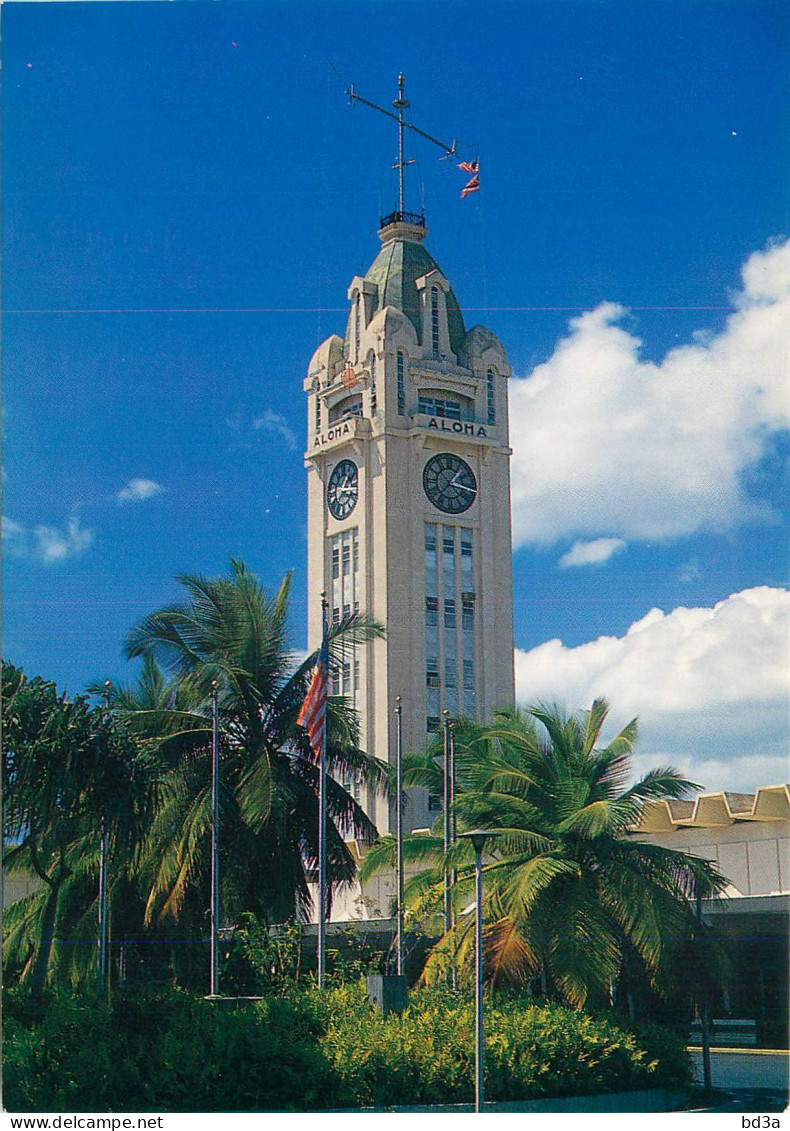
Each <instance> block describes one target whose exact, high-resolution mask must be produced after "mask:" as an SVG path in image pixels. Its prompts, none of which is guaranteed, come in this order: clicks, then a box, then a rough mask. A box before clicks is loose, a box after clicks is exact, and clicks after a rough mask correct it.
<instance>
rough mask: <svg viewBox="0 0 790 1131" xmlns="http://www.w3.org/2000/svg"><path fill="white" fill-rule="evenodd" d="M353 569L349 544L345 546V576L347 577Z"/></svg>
mask: <svg viewBox="0 0 790 1131" xmlns="http://www.w3.org/2000/svg"><path fill="white" fill-rule="evenodd" d="M350 568H351V547H350V546H349V544H348V542H346V543H345V544H344V546H343V575H344V576H345V575H346V574H347V573H348V571H349V569H350Z"/></svg>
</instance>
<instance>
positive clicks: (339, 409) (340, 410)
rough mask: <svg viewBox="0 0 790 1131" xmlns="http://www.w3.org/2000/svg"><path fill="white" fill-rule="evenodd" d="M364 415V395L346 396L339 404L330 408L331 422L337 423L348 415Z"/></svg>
mask: <svg viewBox="0 0 790 1131" xmlns="http://www.w3.org/2000/svg"><path fill="white" fill-rule="evenodd" d="M361 415H362V397H360V396H355V397H345V398H344V399H343V400H342V401H340V403H339V404H336V405H335V407H334V408H331V409H330V410H329V423H330V424H335V423H336V422H337V421H338V420H343V419H345V417H347V416H361Z"/></svg>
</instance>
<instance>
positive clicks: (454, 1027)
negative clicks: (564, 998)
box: [318, 987, 690, 1107]
mask: <svg viewBox="0 0 790 1131" xmlns="http://www.w3.org/2000/svg"><path fill="white" fill-rule="evenodd" d="M318 1008H319V1009H323V1014H324V1024H325V1026H326V1033H325V1036H324V1037H323V1038H322V1041H321V1044H322V1048H323V1049H324V1051H325V1052H326V1054H327V1056H328V1058H329V1059H330V1061H331V1062H332V1064H333V1065H334V1067H335V1068H336V1069H337V1071H338V1073H339V1074H340V1076H341V1078H342V1079H343V1080H344V1082H345V1083H346V1084H347V1085H348V1087H349V1088H350V1090H351V1091H352V1092H353V1093H354V1095H355V1096H356V1097H357V1101H358V1103H360V1104H361V1105H362V1106H374V1107H387V1106H395V1105H406V1104H434V1103H462V1102H468V1101H469V1100H470V1098H471V1097H472V1094H473V1090H474V1063H473V1050H474V1008H473V1005H472V1003H471V1002H470V1001H469V998H468V994H463V995H461V994H454V993H452V992H451V991H449V990H446V989H442V988H439V989H431V990H419V991H417V992H416V993H414V994H413V996H412V1001H411V1004H410V1006H409V1009H408V1010H407V1011H406V1012H405V1013H404V1015H403V1017H402V1018H398V1017H395V1016H390V1017H388V1018H387V1019H386V1020H382V1019H381V1017H380V1016H379V1015H378V1014H377V1013H376V1012H375V1011H374V1010H373V1009H372V1008H371V1007H370V1006H369V1005H368V1004H367V1002H366V1000H365V996H364V990H363V989H362V988H361V987H345V988H344V989H342V990H338V991H334V992H333V993H330V994H328V995H326V997H325V1001H324V1003H323V1006H319V1007H318ZM485 1027H486V1040H485V1043H486V1094H487V1096H488V1098H489V1099H490V1100H492V1101H507V1100H527V1099H537V1098H539V1097H542V1096H559V1095H574V1094H576V1095H592V1094H595V1093H599V1092H613V1091H628V1090H636V1089H641V1088H655V1087H665V1086H683V1085H685V1084H686V1083H687V1082H688V1081H689V1079H690V1062H689V1058H688V1055H687V1053H686V1051H685V1048H684V1045H683V1042H682V1040H681V1039H680V1038H678V1037H676V1036H675V1035H674V1034H672V1033H670V1032H667V1031H666V1030H660V1029H658V1028H657V1027H655V1026H654V1027H651V1028H649V1029H644V1030H643V1031H642V1032H641V1034H640V1035H637V1034H636V1033H633V1032H628V1031H626V1030H624V1029H623V1028H621V1027H620V1026H618V1025H617V1024H616V1023H615V1022H614V1021H612V1020H610V1019H609V1018H605V1017H604V1018H602V1017H592V1016H590V1015H588V1014H585V1013H582V1012H579V1011H576V1010H572V1009H568V1008H565V1007H563V1006H558V1005H543V1006H536V1005H532V1004H530V1003H528V1002H526V1001H524V1000H523V999H522V1000H519V999H509V998H494V1000H493V1001H492V1002H490V1003H489V1004H488V1006H487V1009H486V1026H485Z"/></svg>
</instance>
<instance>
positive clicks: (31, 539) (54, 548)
mask: <svg viewBox="0 0 790 1131" xmlns="http://www.w3.org/2000/svg"><path fill="white" fill-rule="evenodd" d="M92 542H93V531H92V530H89V529H87V528H86V527H83V526H81V524H80V520H79V516H78V515H76V514H75V515H72V516H71V517H70V518H69V519H67V521H66V526H65V528H60V527H56V526H43V525H39V526H34V527H33V528H32V529H27V528H26V527H24V526H22V525H21V524H20V523H18V522H14V521H13V520H12V519H10V518H7V517H6V516H5V515H4V516H3V543H4V545H5V546H6V548H7V549H8V550H9V551H10V552H11V553H12V554H16V555H19V556H22V557H30V558H35V559H37V560H38V561H40V562H43V564H44V565H57V564H59V563H60V562H64V561H66V560H67V559H68V558H75V557H79V555H80V554H83V553H84V552H85V551H86V550H87V549H88V547H89V546H90V545H91V543H92Z"/></svg>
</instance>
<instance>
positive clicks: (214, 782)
mask: <svg viewBox="0 0 790 1131" xmlns="http://www.w3.org/2000/svg"><path fill="white" fill-rule="evenodd" d="M209 985H210V989H209V993H210V994H211V996H212V997H214V996H215V994H216V993H217V991H218V989H219V704H218V699H217V682H216V680H214V682H213V683H212V685H211V959H210V974H209Z"/></svg>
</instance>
